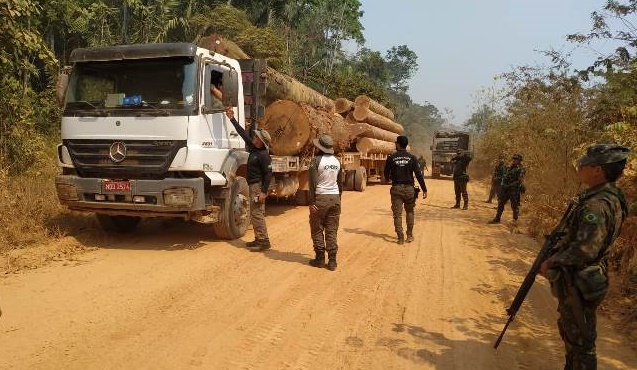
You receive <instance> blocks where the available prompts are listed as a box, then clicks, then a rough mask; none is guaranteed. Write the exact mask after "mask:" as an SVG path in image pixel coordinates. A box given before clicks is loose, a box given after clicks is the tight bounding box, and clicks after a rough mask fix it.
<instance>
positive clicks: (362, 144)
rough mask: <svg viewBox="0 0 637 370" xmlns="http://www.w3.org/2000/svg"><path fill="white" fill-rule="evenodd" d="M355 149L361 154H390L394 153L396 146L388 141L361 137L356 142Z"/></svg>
mask: <svg viewBox="0 0 637 370" xmlns="http://www.w3.org/2000/svg"><path fill="white" fill-rule="evenodd" d="M356 149H358V151H359V152H361V153H363V154H370V153H380V154H392V153H393V152H395V151H396V144H394V143H390V142H388V141H383V140H377V139H370V138H368V137H362V138H360V139H358V140H357V141H356Z"/></svg>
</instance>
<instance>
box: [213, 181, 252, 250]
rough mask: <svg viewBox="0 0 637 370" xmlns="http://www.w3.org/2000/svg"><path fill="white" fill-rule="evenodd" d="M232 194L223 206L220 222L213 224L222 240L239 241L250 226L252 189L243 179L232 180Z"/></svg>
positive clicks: (217, 235) (224, 201) (229, 194)
mask: <svg viewBox="0 0 637 370" xmlns="http://www.w3.org/2000/svg"><path fill="white" fill-rule="evenodd" d="M229 188H230V192H229V193H228V197H227V198H226V199H224V200H223V203H222V204H221V212H220V214H219V216H220V218H221V219H220V220H219V222H215V223H214V224H212V227H213V230H214V233H215V236H216V237H217V238H220V239H228V240H230V239H238V238H240V237H242V236H243V235H245V233H246V230H247V229H248V225H249V224H250V189H249V188H248V182H247V181H246V179H245V178H243V177H236V178H235V179H234V180H230V186H229Z"/></svg>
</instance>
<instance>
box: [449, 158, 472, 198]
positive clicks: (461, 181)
mask: <svg viewBox="0 0 637 370" xmlns="http://www.w3.org/2000/svg"><path fill="white" fill-rule="evenodd" d="M471 159H472V158H471V155H470V154H469V153H468V152H465V151H464V150H462V149H458V150H457V151H456V155H454V156H453V158H451V163H452V164H453V189H454V191H455V192H456V204H455V205H454V206H453V207H451V208H460V196H462V200H463V201H464V204H463V205H462V209H465V210H466V209H469V194H468V193H467V183H468V182H469V174H468V173H467V167H468V166H469V162H471Z"/></svg>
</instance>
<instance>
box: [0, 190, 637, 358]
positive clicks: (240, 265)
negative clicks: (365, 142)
mask: <svg viewBox="0 0 637 370" xmlns="http://www.w3.org/2000/svg"><path fill="white" fill-rule="evenodd" d="M427 186H428V188H429V195H430V198H429V199H427V200H426V201H419V202H418V206H417V208H416V229H415V233H414V236H415V241H414V242H413V243H410V244H405V245H403V246H398V245H397V244H395V243H394V241H395V235H394V232H393V224H392V221H391V211H390V199H389V187H388V186H381V185H374V186H368V187H367V189H366V190H365V192H363V193H358V192H346V193H344V196H343V207H342V208H343V213H342V215H341V226H340V231H339V255H338V259H339V261H338V263H339V265H338V266H339V267H338V269H337V270H336V271H334V272H331V271H328V270H327V269H317V268H312V267H310V266H309V265H308V264H307V263H308V260H309V259H311V258H312V257H313V251H312V247H311V241H310V237H309V224H308V210H307V208H306V207H291V206H289V205H283V204H281V205H277V204H272V205H269V206H268V211H267V213H268V218H267V223H268V229H269V230H268V231H269V235H270V239H271V241H272V242H273V250H270V251H267V252H265V253H251V252H249V251H248V250H246V249H245V248H243V247H242V246H243V242H242V241H241V240H238V241H231V242H227V241H215V240H214V239H213V238H211V236H210V235H211V232H210V229H209V228H208V227H206V226H203V225H193V224H187V223H182V222H175V221H171V222H148V223H146V225H143V226H142V227H141V228H140V230H139V232H137V233H135V234H133V235H129V236H117V237H109V238H106V239H105V242H104V243H103V244H104V245H103V246H102V247H101V248H99V249H98V250H95V251H90V252H87V253H84V254H81V255H79V256H77V258H76V259H75V261H70V262H69V261H66V262H64V263H62V262H59V263H55V264H51V265H49V266H47V267H43V268H40V269H37V270H34V271H26V272H22V273H19V274H13V275H7V276H5V277H2V278H0V302H2V309H3V316H2V318H0V368H16V369H60V368H65V369H92V368H108V369H113V368H116V369H117V368H120V369H131V368H134V369H145V368H147V369H150V368H152V369H184V368H203V369H284V368H288V369H547V370H548V369H551V370H552V369H558V368H561V366H562V356H563V355H562V348H561V346H562V344H561V341H560V339H559V336H558V334H557V329H556V326H555V320H556V312H555V308H556V302H555V300H554V299H553V298H552V297H551V295H550V292H549V291H548V289H547V286H546V284H545V282H544V281H543V279H538V282H537V283H536V284H535V286H534V287H533V289H532V290H531V292H530V294H529V296H528V297H527V301H526V302H525V303H524V305H523V306H522V309H521V312H520V316H518V317H517V318H516V320H515V321H514V323H513V324H512V326H511V327H510V329H509V331H508V332H507V335H506V337H505V339H504V342H503V343H502V344H501V346H500V348H499V349H498V350H497V351H494V350H493V348H492V347H493V342H494V340H495V339H496V337H497V335H498V334H499V332H500V330H501V329H502V326H503V325H504V323H505V321H506V315H505V308H506V307H508V305H509V304H510V302H511V300H512V298H513V296H514V295H515V292H516V291H517V289H518V287H519V284H520V283H521V281H522V279H523V277H524V275H525V274H526V272H527V271H528V268H529V266H530V263H531V262H532V260H533V258H534V256H535V253H536V252H537V250H538V246H537V244H536V243H535V242H534V241H532V240H530V239H529V238H528V237H525V236H523V235H521V234H518V233H516V232H515V228H513V227H512V226H511V225H510V224H507V222H505V223H504V224H501V225H487V224H486V222H487V221H488V220H489V219H490V218H492V217H493V214H494V209H493V205H489V204H485V203H482V200H483V198H484V197H485V190H484V189H483V188H481V187H478V186H476V185H475V184H473V183H470V186H469V195H470V197H471V199H472V202H471V205H470V210H469V211H461V210H456V209H450V208H449V207H450V206H452V205H453V203H454V201H453V184H452V183H451V182H450V181H448V180H428V181H427ZM507 212H508V211H507ZM522 212H524V209H523V210H522ZM521 217H522V218H524V214H522V216H521ZM508 218H510V214H509V213H505V216H504V220H505V221H506V220H507V219H508ZM251 238H252V233H251V231H249V232H248V235H246V236H245V237H244V238H243V239H244V240H251ZM599 326H600V329H599V338H598V352H599V362H600V369H634V368H637V352H635V350H634V349H633V348H631V347H630V345H629V344H628V343H626V341H625V340H624V338H622V337H621V336H620V335H619V334H617V333H616V332H615V331H613V330H612V329H611V328H609V327H608V325H607V324H606V321H605V320H604V319H603V318H602V319H600V323H599Z"/></svg>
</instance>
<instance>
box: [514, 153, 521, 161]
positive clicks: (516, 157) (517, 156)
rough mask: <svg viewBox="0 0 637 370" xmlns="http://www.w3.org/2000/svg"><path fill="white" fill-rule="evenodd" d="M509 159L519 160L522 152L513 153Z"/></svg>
mask: <svg viewBox="0 0 637 370" xmlns="http://www.w3.org/2000/svg"><path fill="white" fill-rule="evenodd" d="M511 159H515V160H518V161H521V160H522V159H523V158H522V154H513V157H511Z"/></svg>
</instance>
